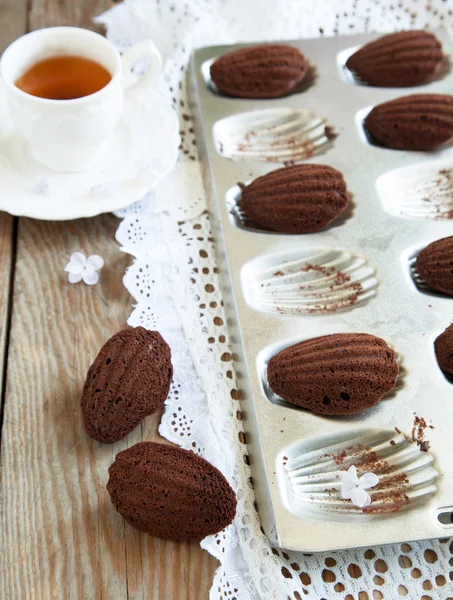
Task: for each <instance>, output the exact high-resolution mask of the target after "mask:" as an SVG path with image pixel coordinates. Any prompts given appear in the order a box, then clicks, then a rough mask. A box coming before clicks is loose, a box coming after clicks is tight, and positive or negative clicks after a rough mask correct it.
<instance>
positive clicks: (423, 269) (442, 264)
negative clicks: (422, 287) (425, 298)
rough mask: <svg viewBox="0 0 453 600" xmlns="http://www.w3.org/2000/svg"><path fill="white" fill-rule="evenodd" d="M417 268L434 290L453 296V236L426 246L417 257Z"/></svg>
mask: <svg viewBox="0 0 453 600" xmlns="http://www.w3.org/2000/svg"><path fill="white" fill-rule="evenodd" d="M416 269H417V272H418V274H419V275H420V277H421V278H422V279H423V280H424V281H425V283H427V284H428V285H429V286H430V287H432V288H433V290H436V291H438V292H443V293H444V294H447V295H448V296H453V236H450V237H446V238H442V239H440V240H437V241H436V242H433V243H432V244H429V246H426V248H424V249H423V250H422V251H421V252H420V254H419V255H418V257H417V263H416Z"/></svg>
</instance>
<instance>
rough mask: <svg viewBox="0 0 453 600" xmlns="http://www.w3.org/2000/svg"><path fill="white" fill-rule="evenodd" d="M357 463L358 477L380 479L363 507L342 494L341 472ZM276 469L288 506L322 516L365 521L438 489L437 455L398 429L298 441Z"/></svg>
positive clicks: (412, 503)
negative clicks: (435, 457)
mask: <svg viewBox="0 0 453 600" xmlns="http://www.w3.org/2000/svg"><path fill="white" fill-rule="evenodd" d="M352 465H354V466H355V467H356V468H357V472H358V475H359V477H360V476H361V475H362V474H363V473H366V472H372V473H374V474H375V475H377V476H378V477H379V479H380V481H379V484H378V485H377V486H376V487H374V488H372V489H369V490H367V491H368V493H369V494H370V496H371V504H370V506H368V507H367V508H364V509H361V508H358V507H357V506H355V505H354V504H353V503H352V502H351V501H350V500H344V499H343V498H342V496H341V482H340V477H339V473H340V471H347V470H348V469H349V467H351V466H352ZM277 473H278V478H279V484H280V489H281V490H282V493H283V496H284V500H285V503H286V504H287V507H288V509H289V510H290V511H291V512H293V513H294V514H296V515H299V516H309V517H315V518H318V519H322V520H339V519H341V520H343V521H344V520H356V519H360V520H364V519H374V518H376V517H379V516H381V517H383V516H386V515H387V516H389V515H394V514H398V513H399V512H400V511H404V510H410V509H413V508H416V507H418V506H419V505H420V504H422V503H424V502H426V501H427V500H428V499H429V498H431V497H432V496H433V495H434V494H435V493H436V492H437V485H436V480H437V477H438V476H439V473H438V471H437V470H436V468H435V467H434V459H433V457H432V456H431V454H430V453H429V452H423V451H421V450H420V447H419V446H418V445H417V444H416V443H414V442H412V441H411V440H410V439H409V438H408V437H406V436H404V435H402V434H401V433H399V431H398V430H377V429H365V430H363V429H362V430H359V431H354V432H353V431H348V432H343V433H341V434H338V435H335V436H328V437H324V438H316V439H314V440H304V441H301V442H297V443H295V444H293V445H292V446H290V447H289V448H286V449H285V450H283V451H282V452H281V453H280V454H279V456H278V458H277Z"/></svg>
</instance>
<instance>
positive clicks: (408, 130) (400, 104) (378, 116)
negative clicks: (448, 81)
mask: <svg viewBox="0 0 453 600" xmlns="http://www.w3.org/2000/svg"><path fill="white" fill-rule="evenodd" d="M364 125H365V128H366V129H367V130H368V132H369V133H370V134H371V135H372V136H373V137H374V138H375V139H376V140H377V141H378V142H379V143H381V144H382V145H383V146H386V147H388V148H396V149H398V150H434V149H435V148H438V147H439V146H442V145H443V144H446V143H447V142H449V141H450V140H451V139H452V137H453V96H447V95H446V94H413V95H412V96H403V97H402V98H397V99H396V100H390V101H389V102H384V103H383V104H378V106H375V107H374V108H373V110H372V111H371V112H370V113H369V114H368V116H367V117H366V119H365V123H364Z"/></svg>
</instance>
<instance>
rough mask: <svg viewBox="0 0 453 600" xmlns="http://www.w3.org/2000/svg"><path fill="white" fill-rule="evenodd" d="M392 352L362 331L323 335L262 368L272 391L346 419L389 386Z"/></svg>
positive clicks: (392, 379) (374, 401)
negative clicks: (346, 416) (265, 371)
mask: <svg viewBox="0 0 453 600" xmlns="http://www.w3.org/2000/svg"><path fill="white" fill-rule="evenodd" d="M397 377H398V363H397V361H396V356H395V352H394V351H393V350H392V349H391V348H390V347H389V346H388V345H387V343H386V342H385V341H384V340H382V339H381V338H378V337H375V336H374V335H370V334H368V333H336V334H334V335H324V336H321V337H317V338H313V339H310V340H306V341H304V342H300V343H299V344H295V345H294V346H290V347H289V348H286V349H285V350H282V351H281V352H279V353H278V354H276V355H274V356H273V357H272V358H271V359H270V360H269V363H268V366H267V378H268V381H269V385H270V387H271V389H272V391H273V392H274V393H275V394H277V395H278V396H280V397H281V398H283V400H286V401H287V402H291V404H296V405H297V406H301V407H302V408H307V409H308V410H311V411H313V412H314V413H318V414H324V415H350V414H353V413H355V412H357V411H359V410H365V409H367V408H370V407H371V406H374V405H375V404H377V403H378V402H379V400H381V398H382V396H383V395H384V394H385V393H387V392H389V391H390V390H392V389H393V388H394V387H395V383H396V379H397Z"/></svg>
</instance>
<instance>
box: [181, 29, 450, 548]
mask: <svg viewBox="0 0 453 600" xmlns="http://www.w3.org/2000/svg"><path fill="white" fill-rule="evenodd" d="M435 34H436V35H437V37H438V38H439V39H440V40H441V42H442V44H443V48H444V52H445V54H446V55H447V56H453V45H452V41H451V39H450V37H449V35H448V33H447V32H446V31H443V30H442V31H436V32H435ZM376 37H378V36H377V35H360V36H350V37H349V36H347V37H335V38H330V39H327V38H325V39H316V40H295V41H291V42H289V43H290V44H292V45H294V46H296V47H298V48H299V49H300V50H301V51H302V52H303V53H304V54H305V55H306V56H307V57H308V59H309V61H310V63H311V65H312V66H313V67H314V70H313V73H312V75H315V77H314V81H313V83H312V84H311V85H310V86H308V87H307V86H306V88H307V89H304V90H303V91H299V92H297V93H293V94H291V95H288V96H287V97H284V98H280V99H275V100H242V99H237V98H229V97H225V96H222V95H221V94H219V93H218V92H217V91H216V90H215V88H214V87H213V86H212V85H211V84H210V82H209V65H210V63H211V62H212V60H213V59H214V58H215V57H217V56H219V55H222V54H224V53H225V52H227V51H230V50H233V49H235V48H239V47H243V46H244V45H236V46H214V47H209V48H201V49H199V50H196V51H195V52H194V54H193V56H192V60H191V70H190V76H191V82H192V87H193V90H192V91H193V96H192V101H193V104H194V107H195V113H196V115H197V116H196V118H195V120H196V127H197V128H198V133H199V136H198V139H199V140H200V143H201V148H200V152H201V156H202V162H203V167H204V175H205V184H206V188H207V192H208V197H209V203H210V212H211V214H212V217H213V227H214V236H215V243H216V252H217V258H218V262H219V269H220V275H221V282H222V286H223V293H224V301H225V309H226V314H227V318H228V324H229V327H230V333H231V340H232V345H233V352H234V357H235V365H236V372H237V376H238V384H239V387H240V393H241V408H242V412H243V415H244V422H245V428H246V441H247V446H248V452H249V458H250V464H251V469H252V475H253V482H254V487H255V492H256V500H257V506H258V510H259V513H260V518H261V522H262V525H263V528H264V530H265V532H266V534H267V535H268V537H269V538H270V540H271V542H272V543H273V544H275V545H278V546H280V547H283V548H288V549H294V550H302V551H310V552H319V551H329V550H336V549H345V548H353V547H362V546H368V545H372V544H373V545H376V544H387V543H394V542H404V541H415V540H422V539H428V538H436V537H447V536H448V535H452V533H453V524H452V515H453V468H452V466H451V452H452V442H451V437H452V426H453V388H452V383H451V382H450V381H448V379H447V378H446V377H445V375H444V374H443V373H442V372H441V370H440V369H439V367H438V364H437V361H436V358H435V353H434V347H433V343H434V340H435V338H436V337H437V336H438V335H439V334H440V333H441V332H443V331H444V329H445V328H446V327H447V326H448V325H449V324H450V321H451V319H452V317H453V299H452V298H446V297H442V296H440V295H436V294H435V293H434V294H432V293H430V292H429V290H427V289H426V288H424V287H423V284H422V283H420V281H419V280H418V278H417V275H416V274H414V272H413V271H414V270H413V262H414V257H415V256H416V255H417V252H419V251H420V249H422V248H423V247H424V246H426V245H427V244H428V243H430V242H432V241H434V240H436V239H439V238H442V237H445V236H448V235H451V234H453V221H452V220H449V219H444V220H442V219H439V220H436V219H432V218H427V217H430V216H432V211H433V210H434V211H437V214H436V216H440V213H441V212H442V210H443V205H442V202H440V201H439V196H442V198H441V200H444V201H447V200H446V199H447V197H448V192H450V197H452V189H450V190H449V189H448V186H449V181H450V180H449V175H450V174H449V173H448V171H445V169H448V168H451V167H453V150H452V149H451V148H450V149H444V150H442V151H438V152H431V153H424V152H404V151H395V150H389V149H385V148H383V147H379V146H377V145H374V144H373V143H372V142H371V141H370V140H369V139H368V138H367V136H366V134H365V133H364V130H363V128H362V121H363V118H364V116H365V115H366V113H367V112H368V111H369V110H370V108H371V107H372V106H373V105H375V104H378V103H381V102H383V101H385V100H389V99H392V98H396V97H400V96H403V95H406V94H411V93H417V92H419V93H422V92H425V93H451V92H453V75H452V73H451V72H449V71H448V69H446V70H445V71H444V72H443V74H442V76H440V77H439V78H438V79H437V80H435V81H433V82H431V83H429V84H427V85H424V86H420V87H413V88H401V89H396V88H392V89H384V88H373V87H368V86H365V85H361V84H360V83H357V82H354V81H353V80H352V79H351V78H350V77H349V76H348V73H347V72H346V70H345V68H344V63H345V61H346V59H347V57H348V56H349V55H350V54H351V53H352V52H353V51H354V50H355V49H356V48H357V47H358V46H360V45H362V44H364V43H366V42H368V41H370V40H372V39H375V38H376ZM314 71H316V73H314ZM282 109H284V110H283V111H282ZM288 109H290V110H297V111H299V110H302V109H303V110H307V111H311V112H312V113H314V114H315V115H318V116H319V117H320V118H321V122H318V121H316V122H312V123H311V125H310V126H309V127H308V130H310V131H311V133H310V134H309V137H310V136H311V139H312V141H311V142H309V143H308V144H307V145H306V146H305V147H304V146H303V145H302V146H301V147H300V151H301V152H302V154H303V153H304V149H305V150H307V149H308V152H309V153H310V152H314V155H313V156H311V157H308V158H307V160H309V161H311V162H315V163H324V164H328V165H331V166H333V167H335V168H336V169H339V170H340V171H341V172H342V173H343V174H344V177H345V180H346V182H347V184H348V189H349V191H350V192H351V194H352V208H351V210H349V212H348V214H346V216H343V217H341V218H340V219H339V220H338V222H334V224H333V226H331V227H330V228H329V229H327V230H326V231H323V232H321V233H316V234H310V235H295V236H294V235H293V236H291V235H280V234H276V233H269V232H265V231H262V230H261V231H260V230H259V228H257V227H255V226H254V225H253V223H247V222H246V221H245V222H244V220H243V218H242V217H243V215H241V211H240V202H239V204H238V198H240V188H238V187H237V183H238V182H249V181H251V180H253V179H254V178H256V177H258V176H260V175H263V174H265V173H268V172H269V171H271V170H274V169H276V168H280V167H282V166H283V165H282V164H281V163H278V162H272V160H269V157H270V158H271V159H276V160H283V161H291V156H290V157H289V158H288V152H289V153H291V151H292V149H291V144H292V145H293V146H294V143H295V142H294V139H296V142H297V132H298V131H299V129H298V127H299V126H300V122H299V121H298V119H300V118H302V120H303V119H305V118H306V117H307V115H306V113H304V112H302V113H297V115H296V117H294V114H292V113H291V114H292V116H290V117H288V115H286V113H285V111H286V112H288ZM262 110H267V111H271V112H267V113H264V115H263V114H260V113H257V111H262ZM251 111H253V112H254V115H252V117H251V118H249V116H247V117H245V118H244V117H239V120H238V119H237V118H235V120H234V121H231V119H230V120H228V121H223V119H226V118H231V117H233V116H238V115H242V114H243V113H248V112H251ZM288 114H289V112H288ZM301 115H302V116H301ZM287 117H288V118H287ZM244 119H245V121H246V131H247V132H248V133H246V134H245V135H244V132H245V130H244V129H241V128H243V121H244ZM269 119H270V121H269ZM273 119H274V120H273ZM282 119H283V121H285V119H286V121H285V122H286V125H283V126H282V128H280V126H279V125H278V123H281V122H282ZM288 119H289V121H288ZM323 119H325V121H324V120H323ZM263 123H264V124H266V123H267V125H269V124H271V126H272V125H276V127H275V128H274V129H272V128H271V129H267V130H266V134H269V132H274V133H275V131H280V132H281V130H284V131H286V133H288V132H291V131H292V132H293V133H294V132H295V135H296V137H295V138H291V139H290V138H288V137H286V138H284V139H283V141H282V139H280V138H279V139H277V140H274V141H273V142H271V144H270V146H269V140H268V139H267V140H266V135H264V137H263V136H261V131H262V130H261V129H260V127H262V125H263ZM326 125H328V126H329V127H330V126H332V127H333V128H334V129H335V131H336V132H337V133H338V137H337V138H336V139H332V136H331V135H330V133H331V130H330V129H327V130H326V129H325V126H326ZM247 128H248V129H247ZM285 128H286V129H285ZM299 128H300V127H299ZM238 132H242V133H241V136H242V141H240V140H239V138H238ZM325 133H327V134H328V135H327V139H325V136H324V135H323V134H325ZM238 140H239V141H238ZM263 144H264V146H266V144H267V150H266V151H265V152H264V153H263ZM296 146H297V143H296ZM269 148H271V150H269ZM318 149H319V150H320V151H321V152H323V153H320V154H316V151H317V150H318ZM269 153H270V154H269ZM232 154H233V155H234V158H235V159H240V160H231V159H230V158H229V156H231V155H232ZM265 156H267V160H261V159H263V157H265ZM300 156H301V155H300V154H297V150H296V157H297V158H300ZM256 159H260V160H256ZM404 169H408V171H405V170H404ZM440 171H442V172H443V173H444V180H442V181H440V180H437V179H436V177H437V176H438V174H439V172H440ZM439 177H440V175H439ZM427 190H428V191H427ZM428 193H429V194H431V196H430V197H429V199H428V200H429V202H431V204H430V203H429V202H428V200H426V195H427V194H428ZM428 204H429V207H428V210H427V208H426V207H427V206H428ZM451 214H453V213H451ZM304 260H306V262H305V263H303V261H304ZM285 261H286V262H285ZM298 261H302V263H303V264H307V261H318V264H320V261H321V263H323V261H324V263H323V264H327V265H332V264H333V265H340V266H339V267H338V269H339V270H340V269H344V270H345V271H347V272H349V273H352V279H353V280H354V278H355V277H357V280H358V281H359V282H361V283H360V285H361V286H362V287H361V288H358V289H360V290H361V292H362V291H363V288H365V289H366V290H367V294H366V295H365V296H366V297H363V295H362V293H360V294H359V295H358V296H356V297H355V296H354V294H352V295H350V297H349V296H348V294H346V296H345V293H344V289H343V290H342V289H340V290H339V292H338V294H335V295H334V298H332V297H330V296H329V293H330V292H329V290H331V289H332V288H331V287H330V286H329V285H328V286H327V292H326V289H323V290H321V296H320V297H321V298H322V303H321V304H322V306H326V307H327V308H332V305H331V304H332V303H335V302H337V300H338V297H339V302H338V303H337V306H335V307H333V308H334V309H335V310H333V311H332V312H327V313H323V312H322V311H321V313H320V312H319V303H318V304H317V302H316V301H314V300H313V298H309V297H305V296H304V297H301V300H300V303H299V304H298V302H299V301H298V299H297V293H296V291H297V290H296V288H297V285H296V288H295V287H294V283H296V284H299V283H300V282H299V281H298V280H297V272H300V268H299V270H298V267H300V264H301V263H300V262H298ZM282 262H283V265H284V267H283V268H284V269H287V270H285V271H284V273H285V274H284V277H283V286H282V287H279V286H280V284H281V283H282V281H281V279H280V280H279V276H281V272H279V270H280V269H281V264H282ZM291 269H292V270H291ZM295 274H296V275H295ZM294 276H296V280H294V279H293V277H294ZM328 283H329V282H328ZM305 284H306V282H305ZM305 284H304V285H305ZM288 286H289V287H288ZM321 287H322V286H321ZM274 288H275V289H274ZM340 288H341V286H340ZM304 289H306V290H307V289H308V290H310V285H308V287H307V286H306V285H305V288H304ZM334 289H335V291H337V290H336V287H335V283H334ZM356 289H357V288H356ZM295 290H296V291H295ZM323 294H324V295H323ZM326 294H327V295H326ZM308 295H309V294H308ZM329 302H330V305H329ZM280 303H281V305H280ZM337 332H366V333H372V334H374V335H377V336H380V337H382V338H384V339H385V340H386V341H387V342H388V343H389V344H390V345H391V346H392V347H393V348H394V349H395V350H396V352H397V354H398V357H399V360H400V364H401V369H400V371H401V375H400V377H399V380H398V383H397V387H396V390H395V391H394V392H393V393H392V394H390V395H389V396H388V397H385V398H384V399H383V400H382V401H381V402H379V403H378V405H376V406H375V407H373V408H372V409H370V410H368V411H364V412H360V413H357V414H355V415H353V416H350V417H341V418H338V417H336V418H333V417H330V418H329V417H322V416H318V415H315V414H313V413H311V412H309V411H306V410H303V409H299V408H297V407H292V406H289V405H287V404H286V403H285V402H284V401H282V400H281V399H279V398H277V397H275V396H274V395H273V394H272V392H271V390H269V388H268V386H267V384H266V363H267V360H268V359H269V357H270V356H272V355H273V354H274V353H275V352H277V351H278V350H280V349H281V348H283V347H286V346H288V345H290V344H292V343H296V342H298V341H301V340H304V339H308V338H311V337H316V336H320V335H325V334H331V333H337ZM417 416H418V417H420V418H422V419H424V420H425V421H423V420H422V421H420V420H418V425H417V422H415V421H414V419H416V417H417ZM424 422H426V424H427V425H428V426H429V425H432V427H433V428H430V427H427V428H426V429H425V427H424V426H423V424H424ZM420 423H422V427H421V429H420ZM414 424H415V437H417V435H418V434H420V435H422V436H423V433H425V441H426V440H428V441H429V445H430V448H429V450H428V452H421V451H420V447H419V446H418V445H417V444H416V443H410V441H407V440H408V438H410V436H411V435H412V433H411V432H412V430H413V427H414ZM395 428H397V429H398V430H399V431H400V432H401V433H397V431H395ZM419 441H420V438H419ZM360 445H362V446H363V445H365V446H366V448H367V449H368V448H371V449H372V450H376V449H377V451H378V453H384V455H385V456H386V457H387V459H386V460H388V462H389V463H390V464H392V465H395V468H396V469H397V470H398V469H399V472H401V470H403V471H404V473H405V474H407V475H408V478H409V484H410V485H409V487H410V489H409V488H407V489H406V491H405V494H406V492H407V495H406V498H405V500H406V499H407V497H409V499H410V501H409V503H408V504H407V505H406V504H405V505H404V507H403V508H404V510H403V509H402V510H399V509H397V510H395V511H394V512H390V513H389V514H380V513H379V510H377V511H376V512H375V513H371V514H365V513H362V512H361V511H360V510H358V509H354V508H353V507H351V505H350V503H346V502H345V501H342V500H341V499H340V498H339V492H338V491H336V492H335V490H333V489H332V490H330V487H331V486H330V484H331V483H332V481H333V480H334V479H335V478H338V474H337V472H338V470H342V466H341V464H342V460H343V458H344V457H345V456H346V462H347V460H348V459H349V455H351V454H352V455H354V453H355V452H357V448H358V447H360ZM426 447H427V444H426V443H425V446H424V448H425V449H426ZM367 452H368V450H367ZM335 453H337V454H335ZM379 456H381V454H379ZM338 457H340V459H338ZM353 459H354V456H352V459H351V460H353ZM335 480H336V479H335ZM326 482H330V483H329V484H327V483H326Z"/></svg>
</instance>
